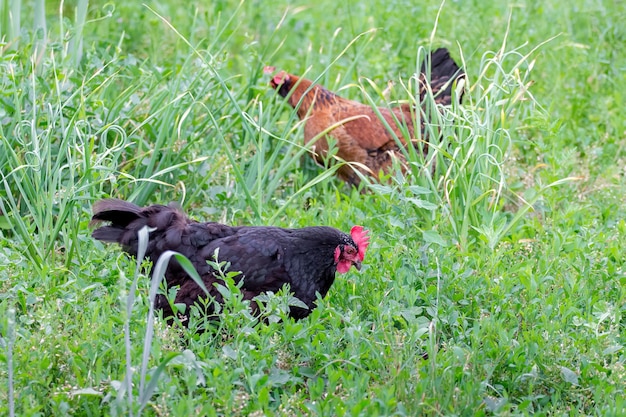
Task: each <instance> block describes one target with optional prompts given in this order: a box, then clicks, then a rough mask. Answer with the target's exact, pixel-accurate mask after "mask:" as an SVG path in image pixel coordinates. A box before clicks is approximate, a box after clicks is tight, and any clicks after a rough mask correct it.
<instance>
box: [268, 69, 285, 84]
mask: <svg viewBox="0 0 626 417" xmlns="http://www.w3.org/2000/svg"><path fill="white" fill-rule="evenodd" d="M288 79H289V75H288V74H287V73H286V72H285V71H281V72H279V73H278V74H276V75H274V78H273V79H272V80H273V81H274V84H276V85H281V84H282V83H284V82H285V80H288Z"/></svg>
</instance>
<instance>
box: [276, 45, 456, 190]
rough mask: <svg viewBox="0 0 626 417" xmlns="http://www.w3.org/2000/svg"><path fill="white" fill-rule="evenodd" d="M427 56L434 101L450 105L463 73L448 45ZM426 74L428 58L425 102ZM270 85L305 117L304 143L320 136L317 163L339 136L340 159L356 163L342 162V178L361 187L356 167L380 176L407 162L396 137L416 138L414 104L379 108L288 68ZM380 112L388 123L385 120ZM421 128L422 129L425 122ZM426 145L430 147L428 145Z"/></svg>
mask: <svg viewBox="0 0 626 417" xmlns="http://www.w3.org/2000/svg"><path fill="white" fill-rule="evenodd" d="M427 61H428V62H429V63H430V89H431V90H432V92H433V96H434V97H435V102H436V103H438V104H442V105H449V104H450V103H451V101H452V90H453V84H454V81H455V80H457V79H459V78H460V77H462V76H463V72H462V71H461V70H460V68H459V67H458V65H457V64H456V63H455V62H454V60H453V59H452V58H451V57H450V54H449V52H448V50H447V49H444V48H441V49H438V50H436V51H435V52H433V53H432V54H431V56H430V59H429V60H427ZM268 69H269V70H270V71H271V69H270V67H267V68H266V71H267V70H268ZM426 79H427V76H426V65H425V63H424V64H423V65H422V70H421V74H420V102H422V101H423V99H424V97H425V96H426V94H427V85H426ZM270 85H271V86H272V88H274V89H276V90H277V91H278V94H280V95H281V96H282V97H286V98H287V101H288V103H289V104H290V105H291V106H292V107H294V108H295V109H296V111H297V113H298V117H299V118H300V119H301V120H304V121H305V125H304V142H305V144H309V142H311V141H315V142H314V143H313V144H312V146H311V154H312V156H313V158H314V159H315V161H316V162H318V163H320V164H323V163H324V160H325V158H326V156H327V153H328V141H327V136H328V137H331V138H332V139H334V140H335V141H336V146H337V156H338V157H339V158H340V159H342V160H344V161H346V162H355V163H357V164H346V165H343V166H341V167H339V169H338V171H337V175H338V176H339V178H340V179H342V180H343V181H345V182H347V183H349V184H352V185H354V186H358V185H359V184H360V182H361V178H360V176H359V175H358V174H357V173H356V172H355V170H359V171H360V172H361V173H362V174H364V175H369V176H371V177H373V178H375V179H378V178H379V175H380V172H381V171H382V172H388V171H389V169H390V168H391V166H392V163H393V159H394V158H397V159H398V161H399V162H400V163H403V162H404V161H405V157H404V154H403V152H402V151H401V150H400V147H399V146H398V141H397V140H396V138H397V139H398V140H399V141H400V142H401V143H402V144H403V145H406V137H407V136H406V135H408V137H410V138H411V140H414V139H415V134H414V127H413V121H414V119H415V109H414V108H412V106H410V105H408V104H404V105H402V106H399V107H395V108H393V109H391V110H390V109H388V108H385V107H378V108H377V109H376V110H375V109H374V108H372V107H371V106H369V105H366V104H363V103H359V102H357V101H353V100H348V99H345V98H342V97H340V96H338V95H337V94H335V93H333V92H331V91H329V90H327V89H326V88H324V87H322V86H321V85H317V84H313V83H312V82H311V81H310V80H307V79H304V78H300V77H298V76H295V75H292V74H288V73H286V72H284V71H280V72H279V73H277V74H276V75H275V76H273V77H272V79H271V81H270ZM377 111H378V112H380V115H381V116H382V118H383V119H384V120H385V122H386V123H383V122H382V120H381V117H380V116H379V115H378V114H377ZM386 125H388V126H386ZM421 129H422V131H423V125H422V127H421ZM423 149H424V150H425V149H426V147H425V146H423Z"/></svg>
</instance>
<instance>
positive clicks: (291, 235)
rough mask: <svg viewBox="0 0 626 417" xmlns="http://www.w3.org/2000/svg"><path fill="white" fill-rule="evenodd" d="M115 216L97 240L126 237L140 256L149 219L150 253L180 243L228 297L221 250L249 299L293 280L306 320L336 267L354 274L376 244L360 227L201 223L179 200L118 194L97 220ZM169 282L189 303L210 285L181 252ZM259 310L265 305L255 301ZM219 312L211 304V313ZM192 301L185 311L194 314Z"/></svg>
mask: <svg viewBox="0 0 626 417" xmlns="http://www.w3.org/2000/svg"><path fill="white" fill-rule="evenodd" d="M102 222H107V223H108V225H105V226H101V227H99V228H97V229H96V230H94V231H93V234H92V236H93V237H94V238H95V239H98V240H101V241H104V242H113V243H118V244H120V245H121V246H122V248H123V249H124V251H126V252H127V253H129V254H130V255H133V256H136V255H137V247H138V234H137V233H138V231H139V230H140V229H141V228H143V227H144V226H148V227H149V228H150V229H149V230H150V235H149V242H148V248H147V251H146V257H147V258H149V259H150V260H152V261H153V262H156V261H157V259H158V258H159V256H160V255H161V254H162V253H164V252H165V251H168V250H172V251H176V252H179V253H182V254H183V255H185V256H186V257H187V258H188V259H189V260H190V261H191V263H192V264H193V266H194V267H195V269H196V271H198V274H199V275H200V277H201V278H202V280H203V282H204V284H205V286H206V288H207V289H208V291H209V293H210V296H211V297H213V298H214V299H215V300H216V301H217V302H219V303H222V302H223V298H222V295H221V294H220V292H219V291H218V290H217V288H216V286H215V285H214V284H215V283H219V282H222V281H221V279H220V278H219V277H218V276H217V275H216V271H215V270H214V269H213V268H212V267H211V266H210V265H209V264H208V263H207V260H211V261H213V260H214V259H213V257H214V253H215V250H216V249H219V258H218V261H220V262H221V261H227V262H230V269H229V270H230V271H240V272H241V274H240V275H238V276H237V277H235V281H236V282H239V281H240V280H243V284H242V287H241V292H242V294H243V297H244V299H246V300H252V299H253V298H254V297H256V296H257V295H259V294H261V293H263V292H266V291H272V292H274V293H276V292H278V290H280V289H281V288H282V287H284V286H285V285H287V284H288V285H289V287H290V289H291V292H293V294H294V295H295V296H296V297H297V298H298V299H299V300H300V301H302V302H303V303H304V304H306V306H307V308H306V309H305V308H301V307H291V310H290V316H291V317H293V318H295V319H300V318H304V317H306V316H308V315H309V314H310V313H311V311H312V309H314V308H315V300H316V293H319V294H320V295H321V296H322V297H324V296H325V295H326V293H328V290H329V288H330V286H331V285H332V283H333V281H334V280H335V273H336V272H339V273H346V272H348V271H349V270H350V268H351V267H352V266H353V265H354V266H355V267H356V268H357V269H360V267H361V262H362V261H363V258H364V257H365V251H366V249H367V246H368V244H369V237H368V236H367V233H368V232H367V231H364V230H363V228H362V227H361V226H354V227H352V230H351V231H350V234H346V233H343V232H341V231H340V230H337V229H334V228H332V227H326V226H314V227H305V228H302V229H283V228H279V227H268V226H239V227H232V226H227V225H225V224H220V223H212V222H207V223H200V222H197V221H194V220H191V219H189V218H188V217H187V216H186V215H185V214H184V213H183V212H182V211H181V210H180V209H179V208H176V207H174V206H173V205H169V206H163V205H151V206H148V207H143V208H142V207H139V206H136V205H135V204H132V203H129V202H126V201H122V200H116V199H109V200H101V201H98V202H96V203H95V204H94V206H93V217H92V220H91V224H99V223H102ZM165 281H166V283H167V287H168V288H172V287H175V286H180V289H179V290H178V292H177V294H176V297H175V300H174V303H183V304H185V305H186V306H187V307H189V306H191V305H192V304H194V303H195V302H196V301H198V300H199V299H200V298H206V297H207V296H206V294H205V292H204V291H203V290H202V289H201V288H200V287H199V286H198V285H197V284H196V283H195V281H194V280H193V279H192V278H190V277H189V276H188V275H187V273H186V272H185V271H184V270H183V268H182V267H181V266H180V264H179V263H178V261H176V260H175V259H174V258H172V259H171V260H170V263H169V265H168V268H167V271H166V273H165ZM155 307H156V308H157V309H161V310H163V316H164V317H171V316H172V315H173V311H172V309H171V307H170V304H169V302H168V300H167V298H166V297H165V296H164V295H159V297H158V298H157V300H156V302H155ZM251 307H252V309H253V310H255V311H256V310H257V309H258V306H257V305H256V303H254V301H251ZM212 313H214V312H213V311H208V312H207V314H209V315H211V314H212ZM188 314H189V308H187V309H186V312H185V315H186V316H187V318H188Z"/></svg>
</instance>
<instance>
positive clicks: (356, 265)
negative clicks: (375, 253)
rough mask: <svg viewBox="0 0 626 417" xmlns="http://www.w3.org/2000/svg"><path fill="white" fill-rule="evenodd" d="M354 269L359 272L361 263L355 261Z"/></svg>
mask: <svg viewBox="0 0 626 417" xmlns="http://www.w3.org/2000/svg"><path fill="white" fill-rule="evenodd" d="M353 265H354V267H355V268H356V270H357V271H360V270H361V261H355V262H354V263H353Z"/></svg>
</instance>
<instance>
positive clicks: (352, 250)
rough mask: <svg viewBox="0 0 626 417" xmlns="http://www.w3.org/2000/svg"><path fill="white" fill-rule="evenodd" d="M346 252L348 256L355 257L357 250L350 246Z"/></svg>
mask: <svg viewBox="0 0 626 417" xmlns="http://www.w3.org/2000/svg"><path fill="white" fill-rule="evenodd" d="M345 252H346V253H347V254H348V255H354V254H355V253H356V250H355V249H354V248H353V247H352V246H348V247H347V248H346V249H345Z"/></svg>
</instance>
